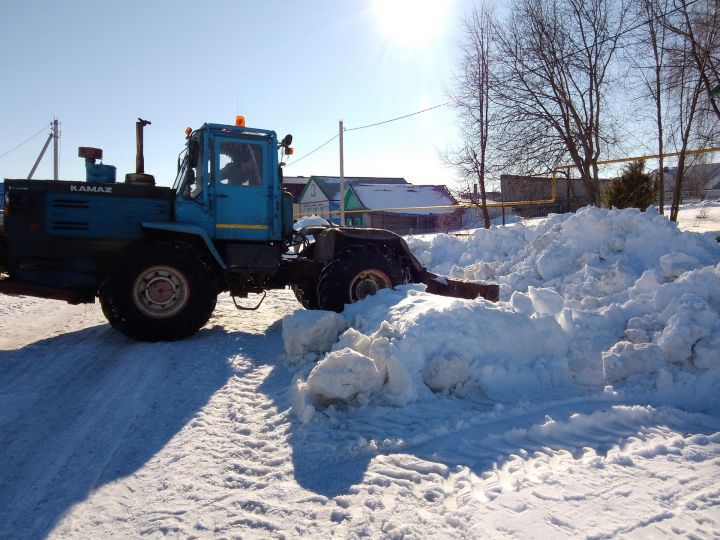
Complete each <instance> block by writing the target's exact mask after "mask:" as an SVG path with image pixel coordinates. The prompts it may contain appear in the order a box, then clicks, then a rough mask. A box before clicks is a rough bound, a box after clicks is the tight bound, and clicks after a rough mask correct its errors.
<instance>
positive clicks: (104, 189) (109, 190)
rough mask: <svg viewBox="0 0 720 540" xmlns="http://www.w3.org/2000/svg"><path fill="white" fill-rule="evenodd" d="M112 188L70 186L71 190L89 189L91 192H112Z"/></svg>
mask: <svg viewBox="0 0 720 540" xmlns="http://www.w3.org/2000/svg"><path fill="white" fill-rule="evenodd" d="M112 189H113V188H111V187H106V186H70V191H89V192H91V193H112Z"/></svg>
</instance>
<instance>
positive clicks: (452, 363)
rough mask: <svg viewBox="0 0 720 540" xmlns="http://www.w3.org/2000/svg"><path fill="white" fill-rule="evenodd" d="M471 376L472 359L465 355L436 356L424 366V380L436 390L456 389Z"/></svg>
mask: <svg viewBox="0 0 720 540" xmlns="http://www.w3.org/2000/svg"><path fill="white" fill-rule="evenodd" d="M469 377H470V360H469V359H468V358H466V357H463V356H454V357H451V358H443V357H436V358H434V359H433V360H432V361H430V363H429V364H427V365H426V366H425V367H424V368H423V381H425V384H427V385H428V387H429V388H430V389H431V390H434V391H435V392H449V391H450V390H454V389H455V388H457V387H458V386H460V385H461V384H462V383H464V382H465V381H467V380H468V378H469Z"/></svg>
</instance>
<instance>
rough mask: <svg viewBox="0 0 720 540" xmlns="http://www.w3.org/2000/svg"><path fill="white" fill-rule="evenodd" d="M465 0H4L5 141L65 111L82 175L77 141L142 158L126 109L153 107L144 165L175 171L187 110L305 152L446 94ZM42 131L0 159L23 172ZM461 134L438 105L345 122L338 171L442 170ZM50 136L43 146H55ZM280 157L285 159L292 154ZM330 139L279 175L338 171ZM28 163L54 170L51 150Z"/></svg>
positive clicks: (411, 175) (166, 175) (66, 157)
mask: <svg viewBox="0 0 720 540" xmlns="http://www.w3.org/2000/svg"><path fill="white" fill-rule="evenodd" d="M473 3H474V2H473V1H472V0H414V1H412V0H378V1H375V0H342V1H338V0H292V1H291V0H287V1H280V0H264V1H262V2H251V1H240V0H235V1H231V0H214V1H212V2H210V1H208V2H197V1H194V2H189V1H177V0H176V1H172V2H171V1H165V0H163V1H159V0H158V1H156V0H153V1H151V0H142V1H139V0H123V1H116V2H102V1H97V0H95V1H90V0H67V1H49V0H48V1H37V0H23V1H20V0H15V1H9V2H5V3H4V6H3V8H2V18H1V19H0V44H1V46H2V51H3V54H2V55H0V73H2V84H0V97H1V98H2V99H0V123H1V124H2V128H3V129H2V131H1V132H0V154H2V153H4V152H6V151H7V150H9V149H11V148H12V147H14V146H15V145H17V144H19V143H20V142H22V141H23V140H25V139H26V138H28V137H29V136H31V135H33V134H34V133H36V132H37V131H38V130H40V129H42V128H43V126H44V125H49V123H50V121H51V120H52V116H53V115H55V116H57V117H58V118H59V119H60V121H61V122H62V126H61V129H62V139H61V152H60V177H61V178H62V179H83V178H84V174H85V173H84V167H83V162H82V160H81V159H80V158H78V157H77V147H78V146H97V147H100V148H102V149H103V150H104V162H105V163H108V164H112V165H116V166H117V167H118V179H119V180H120V179H122V178H123V177H124V174H125V173H126V172H132V171H133V170H134V166H135V124H134V122H135V120H136V118H137V117H138V116H140V117H143V118H146V119H149V120H150V121H152V125H151V126H149V127H147V128H146V131H145V169H146V172H149V173H151V174H155V176H156V178H157V180H158V182H159V183H160V184H163V185H169V184H170V183H171V182H172V180H173V178H174V173H175V164H176V157H177V153H178V151H179V150H180V149H181V147H182V144H183V141H184V134H183V131H184V129H185V127H186V126H192V127H199V126H200V125H201V124H202V123H203V122H217V123H232V122H233V121H234V117H235V112H236V104H240V103H241V104H242V106H241V108H242V110H241V113H242V114H244V115H245V116H246V118H247V123H248V125H249V126H254V127H260V128H266V129H274V130H275V131H277V132H278V134H279V135H280V136H281V137H282V136H283V135H284V134H285V133H292V134H293V136H294V138H295V141H294V144H293V146H294V147H295V157H296V158H301V157H302V156H303V155H305V154H307V153H308V152H309V151H311V150H312V149H313V148H315V147H316V146H318V145H319V144H321V143H322V142H324V141H325V140H327V139H328V138H329V137H331V136H333V135H334V134H335V133H337V130H338V120H339V119H342V120H344V122H345V126H346V127H347V128H352V127H356V126H360V125H364V124H368V123H372V122H376V121H382V120H385V119H387V118H391V117H395V116H399V115H403V114H407V113H410V112H413V111H416V110H419V109H423V108H426V107H429V106H432V105H436V104H439V103H443V102H444V101H446V100H447V97H446V95H445V92H444V89H445V88H446V87H448V86H450V85H451V84H452V76H453V71H454V69H455V67H456V65H457V61H458V47H457V41H458V28H459V24H460V21H461V18H462V16H463V14H464V13H465V12H467V11H468V10H469V9H471V8H472V5H473ZM45 133H46V132H43V134H41V135H39V136H38V137H36V138H34V139H33V140H32V141H30V142H28V143H27V144H25V145H24V146H22V147H21V148H20V149H18V150H15V151H14V152H12V153H10V154H9V155H8V156H6V157H3V158H1V159H0V177H2V178H22V177H25V176H27V173H28V172H29V170H30V168H31V166H32V164H33V162H34V160H35V158H36V157H37V154H38V152H39V151H40V148H41V147H42V143H43V141H44V139H45ZM456 137H457V127H456V122H455V115H454V113H453V111H452V110H451V109H450V108H448V107H444V108H440V109H436V110H434V111H431V112H428V113H425V114H421V115H418V116H415V117H412V118H410V119H406V120H401V121H398V122H394V123H392V124H388V125H385V126H381V127H377V128H373V129H367V130H361V131H357V132H353V133H346V136H345V147H346V152H345V174H346V175H349V176H352V175H356V176H404V177H406V178H407V179H408V180H409V181H411V182H415V183H448V184H451V183H452V181H453V172H452V171H451V170H448V169H447V168H445V167H444V166H443V165H442V163H441V161H440V159H439V157H438V150H442V149H444V148H445V147H446V146H447V145H448V144H452V143H453V142H454V141H455V140H456ZM51 148H52V147H51ZM289 163H292V160H290V162H289ZM338 172H339V165H338V146H337V141H335V142H333V143H331V144H329V145H328V146H326V147H325V148H323V149H322V150H320V151H319V152H316V153H315V154H313V155H312V156H311V157H309V158H307V159H304V160H302V161H300V162H298V163H297V165H294V166H292V165H291V166H289V167H288V168H287V169H286V173H285V174H286V175H293V176H299V175H305V176H309V175H311V174H320V175H336V174H338ZM35 177H36V178H51V177H52V159H51V154H50V151H49V153H48V155H46V157H45V159H44V161H43V163H42V164H41V166H40V168H39V169H38V172H37V173H36V175H35Z"/></svg>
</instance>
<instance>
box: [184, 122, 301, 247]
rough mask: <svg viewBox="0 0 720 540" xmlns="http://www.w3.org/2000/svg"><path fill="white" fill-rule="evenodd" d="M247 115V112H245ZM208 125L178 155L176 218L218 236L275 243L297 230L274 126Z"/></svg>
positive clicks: (284, 147) (191, 135) (190, 137)
mask: <svg viewBox="0 0 720 540" xmlns="http://www.w3.org/2000/svg"><path fill="white" fill-rule="evenodd" d="M239 118H242V117H239ZM237 123H238V124H242V125H236V126H228V125H220V124H203V126H202V127H201V128H199V129H197V130H194V131H192V130H190V129H189V128H188V130H187V131H186V133H187V143H186V145H185V148H184V149H183V151H182V152H181V153H180V157H179V159H178V175H177V178H176V180H175V186H174V189H175V192H176V202H175V218H176V221H177V222H180V223H182V222H187V223H192V224H194V225H199V226H201V227H202V228H203V229H204V230H205V232H206V233H207V235H208V236H209V237H211V238H213V239H216V240H220V241H222V240H229V241H238V240H239V241H251V242H253V241H256V242H273V241H281V240H284V239H287V238H288V237H289V236H290V235H292V199H291V198H290V197H289V194H287V193H284V192H283V191H282V189H281V177H282V172H281V171H280V166H279V162H278V148H280V150H281V151H283V152H285V151H287V150H288V149H289V147H288V145H289V142H288V141H289V140H291V139H289V138H288V137H286V138H285V139H283V142H282V143H280V145H278V140H277V135H276V134H275V132H274V131H267V130H262V129H254V128H248V127H245V125H244V119H243V121H242V122H240V121H238V122H237Z"/></svg>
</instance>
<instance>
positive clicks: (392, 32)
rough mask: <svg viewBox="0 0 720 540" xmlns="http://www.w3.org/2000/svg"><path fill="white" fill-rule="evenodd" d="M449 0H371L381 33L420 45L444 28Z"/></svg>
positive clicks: (408, 43) (436, 35) (394, 39)
mask: <svg viewBox="0 0 720 540" xmlns="http://www.w3.org/2000/svg"><path fill="white" fill-rule="evenodd" d="M451 4H452V2H451V0H373V3H372V10H373V14H374V16H375V18H376V19H377V21H378V24H379V26H380V28H381V29H382V31H383V33H384V34H385V35H386V36H387V37H388V38H389V39H391V40H392V41H395V42H397V43H398V44H400V45H403V46H408V47H415V48H419V47H423V46H425V45H427V44H428V43H430V42H432V41H433V39H435V38H436V37H438V36H439V35H441V34H442V33H443V32H444V31H445V26H446V24H447V19H448V13H449V12H450V6H451Z"/></svg>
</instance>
